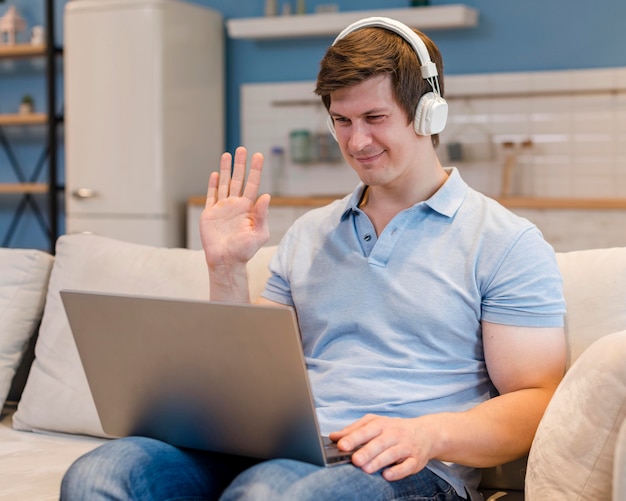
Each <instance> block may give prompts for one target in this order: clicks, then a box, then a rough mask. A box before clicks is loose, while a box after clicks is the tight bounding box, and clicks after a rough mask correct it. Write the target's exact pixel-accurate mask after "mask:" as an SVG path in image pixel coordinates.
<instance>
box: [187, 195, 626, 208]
mask: <svg viewBox="0 0 626 501" xmlns="http://www.w3.org/2000/svg"><path fill="white" fill-rule="evenodd" d="M343 196H345V195H336V196H330V195H327V196H310V197H285V196H273V197H272V201H271V203H270V205H271V207H311V208H313V207H322V206H324V205H328V204H329V203H331V202H332V201H334V200H337V199H338V198H342V197H343ZM496 200H498V202H500V203H501V204H502V205H504V206H505V207H508V208H510V209H585V210H615V209H626V198H536V197H506V198H496ZM204 201H205V198H204V197H202V196H194V197H190V198H189V201H188V203H189V205H190V206H203V205H204Z"/></svg>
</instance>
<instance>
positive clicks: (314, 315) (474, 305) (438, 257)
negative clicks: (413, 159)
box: [263, 169, 565, 495]
mask: <svg viewBox="0 0 626 501" xmlns="http://www.w3.org/2000/svg"><path fill="white" fill-rule="evenodd" d="M448 173H449V177H448V179H447V181H446V182H445V184H444V185H443V186H442V187H441V188H440V189H439V190H438V191H437V192H436V193H435V194H434V195H433V196H432V197H431V198H430V199H428V200H426V201H424V202H420V203H418V204H416V205H414V206H413V207H410V208H408V209H406V210H404V211H402V212H400V213H399V214H397V215H396V216H395V217H394V218H393V219H392V220H391V221H390V222H389V224H388V225H387V226H386V228H385V229H384V231H383V232H382V233H381V234H380V235H378V236H377V235H376V232H375V230H374V227H373V225H372V223H371V221H370V220H369V218H368V217H367V215H366V214H365V213H364V212H363V211H362V210H360V209H359V207H358V203H359V200H360V198H361V196H362V193H363V190H364V188H365V187H364V186H363V185H360V186H358V187H357V188H356V190H355V191H354V192H353V193H352V194H351V195H349V196H347V197H346V198H344V199H342V200H339V201H336V202H334V203H332V204H330V205H328V206H326V207H323V208H320V209H316V210H312V211H310V212H308V213H306V214H305V215H304V216H302V217H301V218H300V219H298V220H297V221H296V222H295V223H294V224H293V226H292V227H291V228H290V229H289V231H288V232H287V233H286V234H285V236H284V238H283V240H282V241H281V243H280V245H279V247H278V250H277V252H276V254H275V256H274V257H273V259H272V261H271V263H270V271H271V277H270V279H269V281H268V283H267V286H266V289H265V291H264V293H263V296H264V297H265V298H267V299H270V300H272V301H276V302H278V303H283V304H287V305H291V306H293V307H294V308H295V309H296V312H297V315H298V322H299V324H300V329H301V334H302V343H303V349H304V354H305V357H306V361H307V366H308V370H309V377H310V380H311V385H312V390H313V394H314V398H315V404H316V407H317V412H318V417H319V421H320V427H321V429H322V433H324V434H328V433H329V432H331V431H336V430H339V429H341V428H343V427H344V426H346V425H347V424H349V423H352V422H353V421H355V420H356V419H358V418H360V417H362V416H363V415H364V414H366V413H374V414H379V415H386V416H394V417H416V416H420V415H424V414H431V413H437V412H444V411H463V410H466V409H469V408H471V407H474V406H475V405H477V404H479V403H480V402H483V401H485V400H487V399H489V398H490V397H491V396H493V395H495V394H496V390H495V388H494V387H493V385H492V383H491V381H490V379H489V375H488V373H487V368H486V365H485V358H484V353H483V343H482V334H481V321H482V320H486V321H489V322H493V323H499V324H506V325H515V326H531V327H557V326H562V325H563V315H564V314H565V304H564V299H563V293H562V280H561V275H560V272H559V269H558V266H557V264H556V259H555V256H554V251H553V249H552V248H551V247H550V246H549V245H548V244H547V243H546V242H545V241H544V239H543V237H542V235H541V233H540V232H539V230H538V229H537V228H536V227H535V226H534V225H533V224H532V223H530V222H529V221H527V220H526V219H523V218H520V217H518V216H516V215H514V214H513V213H511V212H510V211H508V210H507V209H505V208H504V207H502V206H501V205H499V204H498V203H497V202H495V201H494V200H492V199H490V198H487V197H485V196H484V195H482V194H480V193H478V192H477V191H475V190H473V189H471V188H470V187H469V186H468V185H467V184H466V183H465V182H464V181H463V180H462V178H461V176H460V174H459V173H458V171H457V170H456V169H449V170H448ZM428 466H429V468H430V469H432V470H433V471H435V472H436V473H437V474H439V475H441V476H442V477H444V478H445V479H446V480H448V481H449V482H450V483H451V484H452V485H453V486H454V487H455V488H456V489H457V491H458V492H459V493H460V494H461V495H465V494H464V491H463V483H466V485H467V487H468V490H469V491H470V492H471V491H473V488H474V486H475V484H476V483H477V481H478V480H479V477H476V475H475V474H474V473H472V471H471V469H469V468H465V467H461V466H458V465H447V464H443V463H440V462H437V461H431V463H429V465H428ZM477 479H478V480H477Z"/></svg>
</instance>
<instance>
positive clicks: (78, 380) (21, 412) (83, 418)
mask: <svg viewBox="0 0 626 501" xmlns="http://www.w3.org/2000/svg"><path fill="white" fill-rule="evenodd" d="M270 254H271V251H270V250H267V249H264V250H263V251H261V252H259V253H258V254H257V256H258V257H257V256H255V258H254V259H253V261H251V263H250V267H252V268H255V269H256V268H260V270H259V271H255V273H253V274H254V277H252V278H251V289H254V291H257V293H258V291H260V288H261V287H262V282H264V279H263V277H267V275H268V273H269V272H267V271H265V269H266V268H267V267H266V266H264V265H263V262H266V261H267V259H268V258H269V255H270ZM257 263H260V264H257ZM62 289H76V290H91V291H99V292H118V293H127V294H143V295H151V296H162V297H164V296H168V297H179V298H189V299H207V298H208V297H209V280H208V273H207V269H206V264H205V261H204V253H203V252H202V251H199V250H188V249H165V248H156V247H149V246H144V245H138V244H132V243H127V242H121V241H117V240H112V239H109V238H105V237H99V236H95V235H86V234H74V235H66V236H62V237H61V238H59V240H58V243H57V248H56V259H55V264H54V267H53V269H52V274H51V276H50V286H49V291H48V297H47V301H46V307H45V310H44V315H43V320H42V325H41V328H40V332H39V339H38V341H37V344H36V347H35V354H36V359H35V362H34V363H33V367H32V368H31V371H30V374H29V377H28V381H27V383H26V387H25V389H24V393H23V394H22V398H21V400H20V403H19V406H18V410H17V412H16V413H15V415H14V416H13V426H14V428H16V429H19V430H30V431H38V430H42V431H43V430H47V431H58V432H66V433H79V434H85V435H95V436H104V433H103V431H102V427H101V425H100V421H99V419H98V416H97V414H96V410H95V405H94V403H93V400H92V398H91V394H90V392H89V387H88V384H87V380H86V378H85V374H84V372H83V369H82V365H81V363H80V360H79V357H78V352H77V350H76V346H75V344H74V340H73V338H72V334H71V331H70V328H69V324H68V321H67V317H66V315H65V310H64V308H63V304H62V302H61V298H60V295H59V291H60V290H62Z"/></svg>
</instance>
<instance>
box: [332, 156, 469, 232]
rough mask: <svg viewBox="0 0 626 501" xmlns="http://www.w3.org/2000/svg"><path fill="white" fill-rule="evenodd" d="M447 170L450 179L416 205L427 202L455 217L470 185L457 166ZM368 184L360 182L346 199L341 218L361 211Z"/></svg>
mask: <svg viewBox="0 0 626 501" xmlns="http://www.w3.org/2000/svg"><path fill="white" fill-rule="evenodd" d="M445 171H446V172H447V173H448V179H447V180H446V182H445V183H444V184H443V186H442V187H441V188H439V189H438V190H437V191H436V192H435V194H434V195H433V196H432V197H430V198H429V199H428V200H425V201H424V202H418V203H417V204H415V205H414V207H417V206H419V205H421V204H425V205H427V206H428V207H430V208H431V209H432V210H434V211H435V212H438V213H439V214H441V215H443V216H446V217H453V216H454V215H455V214H456V212H457V211H458V210H459V208H460V207H461V204H462V203H463V200H464V199H465V196H466V195H467V191H468V189H469V188H468V186H467V183H465V181H463V179H462V178H461V174H459V171H458V169H457V168H456V167H446V168H445ZM365 188H366V186H365V185H364V184H363V183H359V185H358V186H357V187H356V189H355V190H354V191H353V192H352V194H351V195H348V196H347V197H346V198H345V199H344V200H346V205H345V209H344V211H343V212H342V215H341V219H342V220H343V219H345V218H346V217H348V216H349V215H350V214H351V213H353V212H357V211H359V210H360V209H359V203H360V201H361V198H362V197H363V191H364V190H365Z"/></svg>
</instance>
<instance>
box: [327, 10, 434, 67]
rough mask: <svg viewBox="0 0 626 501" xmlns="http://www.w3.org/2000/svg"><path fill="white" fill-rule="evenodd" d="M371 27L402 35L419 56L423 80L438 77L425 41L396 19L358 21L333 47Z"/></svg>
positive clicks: (368, 18) (346, 30) (341, 34)
mask: <svg viewBox="0 0 626 501" xmlns="http://www.w3.org/2000/svg"><path fill="white" fill-rule="evenodd" d="M369 27H372V28H385V29H387V30H389V31H393V32H394V33H396V34H398V35H400V36H401V37H402V38H404V39H405V40H406V41H407V42H408V43H409V44H410V45H411V47H413V50H414V51H415V53H416V54H417V57H418V59H419V62H420V69H421V72H422V78H424V79H428V78H431V77H436V76H437V66H436V65H435V63H433V62H432V61H431V59H430V54H429V53H428V49H427V48H426V45H425V44H424V41H423V40H422V39H421V38H420V37H419V36H418V35H417V34H416V33H415V32H414V31H413V30H412V29H411V28H409V27H408V26H407V25H406V24H404V23H401V22H400V21H396V20H395V19H391V18H389V17H366V18H365V19H361V20H359V21H356V22H354V23H352V24H351V25H349V26H348V27H346V28H344V29H343V30H342V31H341V33H339V35H337V38H335V41H334V42H333V45H335V44H336V43H337V42H338V41H339V40H341V39H342V38H344V37H345V36H346V35H349V34H350V33H352V32H353V31H357V30H360V29H361V28H369Z"/></svg>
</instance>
